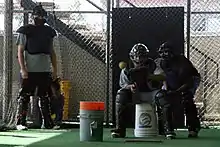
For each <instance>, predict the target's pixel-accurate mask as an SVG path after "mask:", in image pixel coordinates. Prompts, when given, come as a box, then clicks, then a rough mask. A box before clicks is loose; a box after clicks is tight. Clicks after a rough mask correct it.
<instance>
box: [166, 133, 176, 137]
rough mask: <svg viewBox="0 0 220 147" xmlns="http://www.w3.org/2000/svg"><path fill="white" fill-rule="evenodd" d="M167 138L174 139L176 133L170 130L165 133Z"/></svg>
mask: <svg viewBox="0 0 220 147" xmlns="http://www.w3.org/2000/svg"><path fill="white" fill-rule="evenodd" d="M166 138H167V139H175V138H176V133H175V132H170V133H167V134H166Z"/></svg>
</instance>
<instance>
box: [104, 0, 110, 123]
mask: <svg viewBox="0 0 220 147" xmlns="http://www.w3.org/2000/svg"><path fill="white" fill-rule="evenodd" d="M106 26H107V28H106V31H107V32H106V33H107V34H106V35H107V45H106V80H107V81H106V102H105V104H106V126H107V127H108V126H109V94H110V91H109V88H110V82H109V80H110V74H109V72H110V48H111V41H110V39H111V38H110V37H111V36H110V31H111V30H110V29H111V0H107V24H106Z"/></svg>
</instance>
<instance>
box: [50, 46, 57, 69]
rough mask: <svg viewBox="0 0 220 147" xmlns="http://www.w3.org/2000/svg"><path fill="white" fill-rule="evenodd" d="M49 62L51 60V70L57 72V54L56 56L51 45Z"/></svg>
mask: <svg viewBox="0 0 220 147" xmlns="http://www.w3.org/2000/svg"><path fill="white" fill-rule="evenodd" d="M51 62H52V67H53V72H54V73H57V56H56V52H55V51H54V49H53V47H52V53H51Z"/></svg>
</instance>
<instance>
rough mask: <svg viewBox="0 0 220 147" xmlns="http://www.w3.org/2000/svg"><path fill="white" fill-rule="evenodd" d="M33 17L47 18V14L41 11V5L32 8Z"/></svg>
mask: <svg viewBox="0 0 220 147" xmlns="http://www.w3.org/2000/svg"><path fill="white" fill-rule="evenodd" d="M32 15H33V16H38V17H39V16H41V17H46V16H47V12H46V11H45V10H44V9H43V7H42V5H41V3H40V4H39V5H37V6H36V7H34V9H33V12H32Z"/></svg>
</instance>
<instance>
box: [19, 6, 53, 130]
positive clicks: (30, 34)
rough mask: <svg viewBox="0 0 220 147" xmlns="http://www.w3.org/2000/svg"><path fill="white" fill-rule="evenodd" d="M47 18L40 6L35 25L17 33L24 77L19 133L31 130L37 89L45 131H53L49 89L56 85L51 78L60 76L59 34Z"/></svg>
mask: <svg viewBox="0 0 220 147" xmlns="http://www.w3.org/2000/svg"><path fill="white" fill-rule="evenodd" d="M46 16H47V13H46V11H45V10H44V9H43V8H42V5H41V4H39V5H37V6H36V7H35V8H34V9H33V12H32V18H33V20H34V24H28V25H25V26H22V27H20V28H19V29H18V30H17V32H18V38H17V42H16V44H17V46H18V62H19V65H20V72H21V76H22V86H21V89H20V91H19V96H18V108H17V115H16V118H17V122H16V123H17V126H16V128H17V130H26V129H27V125H26V115H27V109H28V103H29V101H30V95H33V92H34V91H35V89H36V87H37V89H38V90H37V91H38V93H37V96H38V97H39V98H40V110H41V114H42V118H43V120H44V125H45V128H52V123H51V122H52V121H51V116H50V112H49V98H48V89H49V87H50V85H51V82H52V81H51V76H52V78H56V76H57V63H56V53H55V51H54V49H53V38H54V37H55V36H56V32H55V30H54V29H52V28H51V27H50V26H48V25H45V22H46ZM51 64H52V67H53V68H52V70H51ZM51 72H52V75H51Z"/></svg>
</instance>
